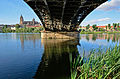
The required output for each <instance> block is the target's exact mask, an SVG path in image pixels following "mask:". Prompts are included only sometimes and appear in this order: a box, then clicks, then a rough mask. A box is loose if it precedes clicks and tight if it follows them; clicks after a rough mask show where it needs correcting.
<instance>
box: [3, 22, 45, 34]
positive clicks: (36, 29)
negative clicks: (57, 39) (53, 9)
mask: <svg viewBox="0 0 120 79" xmlns="http://www.w3.org/2000/svg"><path fill="white" fill-rule="evenodd" d="M42 30H43V27H20V25H19V24H16V25H15V30H12V29H11V28H10V27H7V25H6V26H4V27H3V28H2V32H3V33H40V31H42Z"/></svg>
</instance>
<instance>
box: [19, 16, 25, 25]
mask: <svg viewBox="0 0 120 79" xmlns="http://www.w3.org/2000/svg"><path fill="white" fill-rule="evenodd" d="M23 22H24V19H23V16H22V15H21V16H20V25H23Z"/></svg>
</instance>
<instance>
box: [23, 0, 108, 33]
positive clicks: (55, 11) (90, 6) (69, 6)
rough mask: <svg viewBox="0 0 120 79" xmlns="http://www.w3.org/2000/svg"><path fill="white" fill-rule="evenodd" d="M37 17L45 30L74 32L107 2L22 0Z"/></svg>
mask: <svg viewBox="0 0 120 79" xmlns="http://www.w3.org/2000/svg"><path fill="white" fill-rule="evenodd" d="M24 1H25V2H26V3H27V4H28V5H29V6H30V7H31V8H32V9H33V10H34V11H35V13H36V14H37V15H38V17H39V18H40V20H41V22H42V24H43V26H44V28H45V30H50V31H76V27H77V25H79V24H80V23H81V22H82V21H83V20H84V18H85V17H86V16H87V15H88V14H89V13H90V12H92V11H93V10H94V9H95V8H97V7H98V6H99V5H101V4H102V3H104V2H105V1H107V0H24Z"/></svg>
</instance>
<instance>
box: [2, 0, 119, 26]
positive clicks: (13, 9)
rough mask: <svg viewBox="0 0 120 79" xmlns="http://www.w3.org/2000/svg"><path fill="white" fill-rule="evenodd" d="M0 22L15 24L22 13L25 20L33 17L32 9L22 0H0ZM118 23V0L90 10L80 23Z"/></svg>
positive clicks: (110, 0) (34, 16) (35, 16)
mask: <svg viewBox="0 0 120 79" xmlns="http://www.w3.org/2000/svg"><path fill="white" fill-rule="evenodd" d="M0 1H1V2H0V24H17V23H19V18H20V15H21V14H22V15H23V17H24V19H25V20H32V19H33V18H35V19H36V20H37V21H39V22H40V20H39V18H38V17H37V15H36V14H35V13H34V11H33V10H32V9H31V8H30V7H29V6H28V5H27V4H26V3H25V2H24V1H23V0H0ZM108 23H110V24H112V23H120V0H109V1H107V2H106V3H103V4H102V5H100V6H99V7H98V8H97V9H95V10H94V11H93V12H91V13H90V14H89V15H88V16H87V17H86V18H85V19H84V20H83V22H82V23H81V25H84V26H85V25H87V24H91V25H93V24H97V25H106V24H108Z"/></svg>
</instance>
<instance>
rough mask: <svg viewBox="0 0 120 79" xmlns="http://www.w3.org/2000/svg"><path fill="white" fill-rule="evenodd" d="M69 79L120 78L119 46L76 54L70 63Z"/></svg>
mask: <svg viewBox="0 0 120 79" xmlns="http://www.w3.org/2000/svg"><path fill="white" fill-rule="evenodd" d="M71 79H120V46H117V45H116V46H115V47H114V48H108V49H107V51H106V52H103V51H102V50H101V49H98V51H97V52H96V50H92V51H91V52H90V54H89V56H88V57H85V56H83V57H81V56H78V57H77V58H76V59H74V62H73V64H72V69H71Z"/></svg>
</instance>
